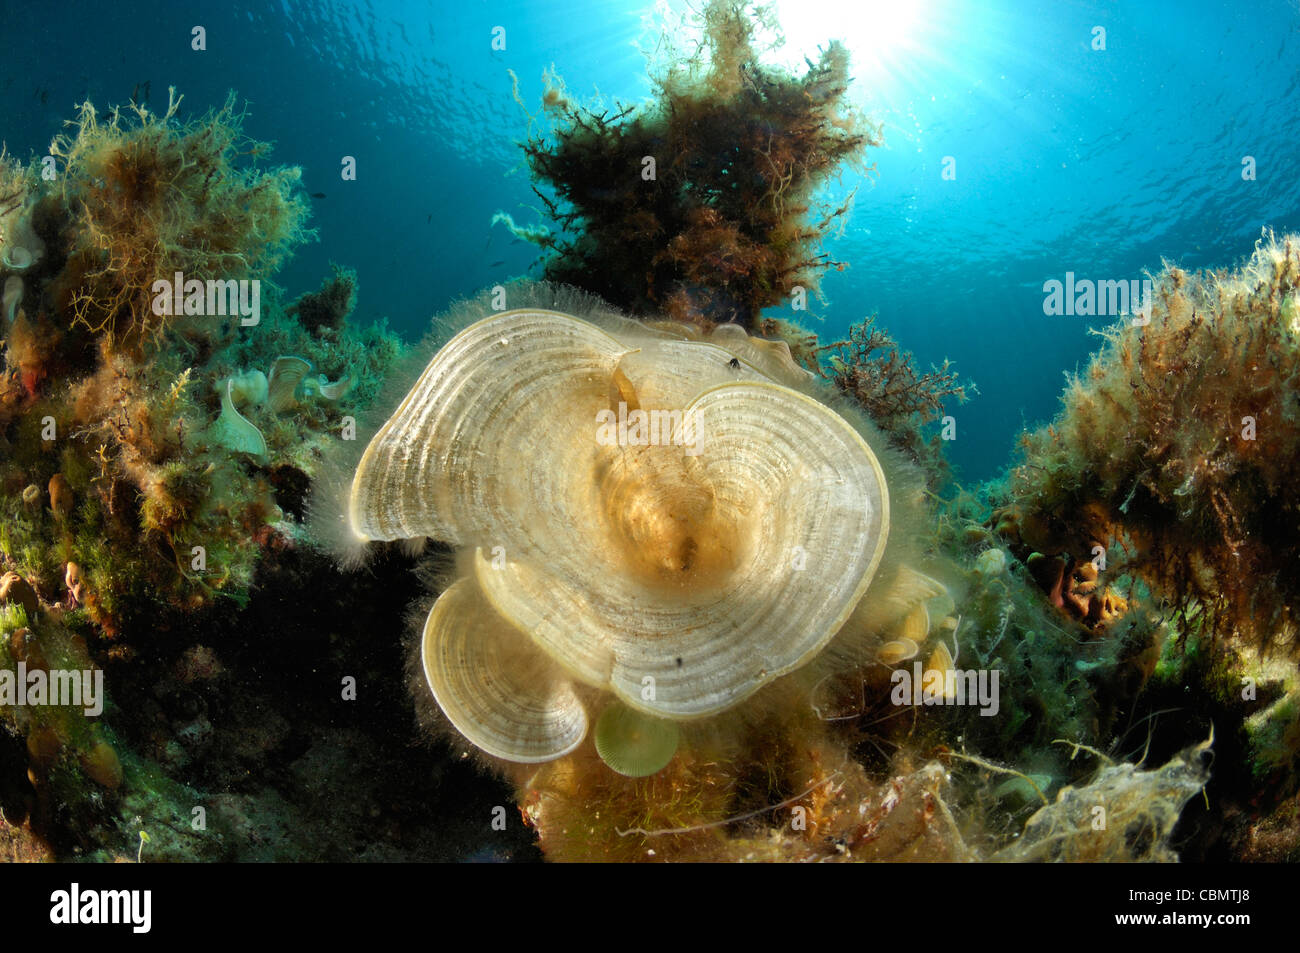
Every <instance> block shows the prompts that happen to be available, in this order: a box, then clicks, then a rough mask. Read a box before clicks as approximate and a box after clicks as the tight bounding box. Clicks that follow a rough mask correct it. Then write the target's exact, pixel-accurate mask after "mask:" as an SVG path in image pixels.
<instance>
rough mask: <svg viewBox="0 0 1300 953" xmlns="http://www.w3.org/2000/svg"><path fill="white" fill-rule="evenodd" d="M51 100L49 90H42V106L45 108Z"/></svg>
mask: <svg viewBox="0 0 1300 953" xmlns="http://www.w3.org/2000/svg"><path fill="white" fill-rule="evenodd" d="M49 100H50V91H49V90H48V89H42V90H41V105H42V106H44V105H45V104H46V103H47V102H49Z"/></svg>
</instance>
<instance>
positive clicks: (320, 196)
mask: <svg viewBox="0 0 1300 953" xmlns="http://www.w3.org/2000/svg"><path fill="white" fill-rule="evenodd" d="M311 197H312V198H314V199H323V198H324V197H325V193H324V192H312V193H311Z"/></svg>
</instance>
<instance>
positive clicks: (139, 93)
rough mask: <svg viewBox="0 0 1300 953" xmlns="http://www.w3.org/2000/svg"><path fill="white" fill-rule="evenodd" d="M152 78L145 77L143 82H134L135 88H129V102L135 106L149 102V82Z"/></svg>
mask: <svg viewBox="0 0 1300 953" xmlns="http://www.w3.org/2000/svg"><path fill="white" fill-rule="evenodd" d="M152 82H153V80H150V79H146V80H145V81H144V82H143V83H136V84H135V88H134V89H132V90H131V102H133V103H135V104H136V105H137V106H143V105H144V104H145V103H147V102H149V84H150V83H152Z"/></svg>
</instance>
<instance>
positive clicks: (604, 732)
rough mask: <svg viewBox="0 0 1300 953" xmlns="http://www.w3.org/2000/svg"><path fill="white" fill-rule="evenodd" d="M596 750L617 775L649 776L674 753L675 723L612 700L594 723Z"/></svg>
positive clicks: (671, 757)
mask: <svg viewBox="0 0 1300 953" xmlns="http://www.w3.org/2000/svg"><path fill="white" fill-rule="evenodd" d="M596 752H597V753H598V754H599V755H600V759H601V760H602V761H604V762H605V763H606V764H607V765H609V766H610V768H612V769H613V770H615V771H617V772H618V773H619V774H622V775H625V776H626V777H629V778H644V777H648V776H649V775H652V774H654V773H655V772H657V771H660V770H662V769H663V767H664V766H665V765H667V764H668V762H669V761H671V760H673V755H674V754H676V753H677V723H676V722H674V721H668V720H666V719H663V718H652V717H650V716H649V715H643V714H642V713H641V712H639V711H635V710H633V709H631V708H629V707H628V706H627V705H624V704H623V703H622V702H611V703H610V704H609V705H608V706H606V708H605V710H604V711H603V712H601V713H600V718H599V720H597V722H596Z"/></svg>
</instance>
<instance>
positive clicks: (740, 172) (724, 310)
mask: <svg viewBox="0 0 1300 953" xmlns="http://www.w3.org/2000/svg"><path fill="white" fill-rule="evenodd" d="M759 12H761V11H759ZM755 17H756V11H755V10H753V9H751V7H750V5H749V4H746V3H737V2H734V0H712V2H710V3H708V4H707V5H706V6H705V7H704V9H703V12H702V13H701V15H700V18H699V25H700V26H701V28H702V31H703V43H702V44H701V46H700V47H699V50H698V52H697V53H696V54H695V55H694V56H693V57H692V58H690V59H686V58H684V57H683V58H682V59H681V60H679V61H677V62H672V61H671V60H670V62H669V63H668V64H667V65H666V66H664V68H663V71H662V73H660V74H659V75H657V76H656V77H654V82H655V85H656V97H657V98H656V100H655V101H654V102H653V103H652V104H649V105H646V106H624V105H617V106H612V107H602V106H584V105H581V104H580V103H578V102H577V101H576V100H574V99H572V98H570V96H569V94H568V92H567V91H566V90H565V89H564V86H563V83H562V82H561V81H560V80H559V79H558V78H557V77H555V76H554V75H553V74H549V73H548V74H547V76H546V79H547V83H548V85H547V90H546V93H545V95H544V97H543V103H542V106H543V113H542V116H541V117H540V118H539V119H537V120H535V123H538V124H541V125H543V126H549V131H548V132H546V133H544V134H537V135H530V138H529V140H528V141H527V142H526V143H525V144H524V152H525V156H526V158H527V161H528V165H529V167H530V169H531V171H532V175H533V178H534V179H535V180H536V182H537V184H538V186H540V188H537V187H535V191H537V193H538V195H539V196H540V197H541V199H542V201H543V202H544V204H545V205H546V208H547V210H548V212H549V215H550V217H551V219H552V220H553V221H554V222H556V223H557V224H558V226H559V232H558V234H553V233H551V232H549V231H545V230H531V231H528V232H527V234H526V237H528V238H529V239H530V240H532V241H535V242H536V243H538V244H540V245H541V246H542V247H543V248H545V249H547V250H548V251H549V252H550V255H549V257H547V259H546V262H545V275H546V277H547V278H548V279H551V280H554V281H560V282H564V283H567V284H572V285H575V286H577V287H580V288H583V289H585V290H587V291H590V292H592V293H594V294H597V295H599V296H601V297H602V298H604V299H605V300H607V301H609V302H610V303H612V304H614V305H616V306H617V307H619V308H622V309H623V310H625V311H627V312H629V313H632V314H636V315H646V314H666V315H668V316H669V317H671V318H673V319H675V320H679V321H693V322H697V323H701V324H705V325H708V324H710V323H713V322H716V323H725V322H728V321H734V322H736V323H739V324H741V325H743V326H746V327H748V328H753V327H754V326H755V324H756V322H757V321H758V318H759V313H760V311H761V309H763V308H765V307H769V306H772V305H776V304H779V303H781V302H782V301H784V300H785V299H786V298H787V297H788V296H789V295H791V294H793V293H794V289H795V287H796V286H801V287H802V288H803V289H804V290H805V291H807V292H814V291H815V290H816V288H817V286H818V280H819V278H820V276H821V275H822V274H823V273H824V272H825V271H826V270H828V269H830V268H837V269H841V270H842V269H843V268H844V267H845V265H844V264H843V263H841V262H837V261H835V260H833V259H832V258H831V257H830V256H829V255H828V254H827V253H825V252H823V251H822V250H821V240H822V238H823V237H825V236H826V235H827V234H829V233H830V232H831V231H832V230H834V229H835V228H837V227H838V226H839V225H841V224H842V222H843V220H844V218H845V216H846V215H847V213H848V210H849V206H850V204H851V201H852V197H851V196H850V197H849V198H847V199H845V200H844V201H843V203H842V204H841V205H839V206H838V207H831V208H818V207H817V203H816V202H815V200H814V194H815V192H816V190H817V189H818V188H819V187H820V186H821V185H823V184H824V183H825V182H826V181H827V180H828V179H830V178H831V177H832V176H834V175H835V174H836V172H837V171H838V170H839V169H840V168H841V167H844V166H861V164H862V163H863V157H864V153H865V150H866V149H867V148H868V147H874V146H877V145H879V144H880V143H881V138H880V133H879V129H878V128H877V127H875V126H874V125H873V124H872V123H870V122H869V121H867V120H866V119H864V118H863V117H861V116H860V115H858V113H857V112H856V111H855V110H854V109H853V107H852V106H850V104H849V103H848V100H847V98H846V91H847V88H848V84H849V81H850V80H849V59H848V52H847V51H846V49H845V48H844V46H843V45H842V44H840V43H838V42H831V43H829V44H828V46H827V48H826V49H825V51H824V52H823V53H822V54H821V55H820V57H819V58H818V60H817V62H816V63H810V65H809V67H808V71H807V72H806V73H805V74H804V75H803V76H793V75H790V74H788V73H786V72H784V71H783V70H780V69H776V68H773V67H770V66H767V65H765V64H764V63H763V62H762V59H761V52H762V51H761V50H760V49H759V47H758V45H757V42H756V39H755V37H756V27H757V26H759V25H760V24H762V25H766V26H768V27H771V26H772V25H773V24H772V23H771V22H770V21H766V20H763V21H756V19H755ZM516 97H518V93H517V92H516ZM530 133H531V128H530ZM649 162H653V163H654V167H653V170H650V166H649V164H648V163H649ZM651 171H652V172H653V174H650V172H651ZM503 217H504V216H503Z"/></svg>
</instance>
